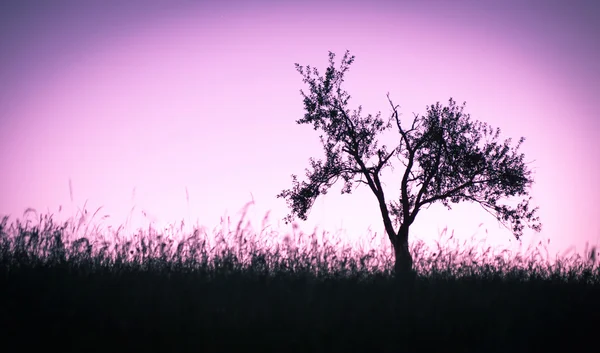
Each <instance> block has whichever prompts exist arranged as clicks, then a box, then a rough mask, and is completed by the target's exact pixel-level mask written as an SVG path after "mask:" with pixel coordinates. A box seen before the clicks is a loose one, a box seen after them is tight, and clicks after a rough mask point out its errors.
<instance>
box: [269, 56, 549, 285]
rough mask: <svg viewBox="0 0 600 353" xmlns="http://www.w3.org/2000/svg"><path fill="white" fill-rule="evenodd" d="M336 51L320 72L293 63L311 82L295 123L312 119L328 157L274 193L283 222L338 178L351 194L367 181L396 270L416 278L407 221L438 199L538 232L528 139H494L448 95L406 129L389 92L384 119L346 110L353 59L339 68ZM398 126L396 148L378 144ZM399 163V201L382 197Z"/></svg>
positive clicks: (519, 231) (518, 232)
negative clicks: (386, 175) (524, 149)
mask: <svg viewBox="0 0 600 353" xmlns="http://www.w3.org/2000/svg"><path fill="white" fill-rule="evenodd" d="M334 57H335V54H333V53H332V52H329V67H328V68H327V70H326V71H325V75H324V76H323V77H321V76H320V75H319V72H318V71H317V69H316V68H311V67H310V66H306V68H304V67H302V66H300V65H299V64H295V66H296V69H297V71H298V72H299V73H300V74H301V75H302V76H303V82H304V83H305V84H308V87H309V93H308V94H306V93H305V92H304V91H303V90H300V93H301V95H302V97H303V98H304V109H305V111H306V113H305V115H304V118H302V119H300V120H297V121H296V123H298V124H312V126H313V127H314V129H315V130H318V131H320V132H321V133H322V134H321V135H320V139H321V143H322V145H323V149H324V150H325V159H324V161H322V160H315V159H314V158H311V159H310V167H311V169H312V170H309V169H306V177H307V178H308V181H302V182H301V183H300V182H298V179H297V176H296V175H292V183H293V187H292V188H291V189H288V190H283V191H282V192H281V193H280V194H278V195H277V197H278V198H284V199H285V200H286V202H287V204H288V207H290V209H291V213H290V214H289V215H287V216H286V217H285V221H286V223H287V222H291V221H293V219H294V217H295V216H297V217H298V218H300V219H302V220H306V219H307V212H308V211H309V210H310V208H311V207H312V205H313V203H314V201H315V199H316V198H317V197H318V196H319V195H321V194H326V193H327V191H328V189H329V188H330V187H331V186H333V185H334V184H335V183H336V182H337V181H338V180H340V178H341V179H342V180H343V188H342V194H350V193H351V191H352V187H353V185H354V183H359V184H366V185H368V186H369V188H370V189H371V191H372V192H373V194H374V195H375V197H376V199H377V205H378V207H379V210H380V211H381V216H382V218H383V224H384V227H385V232H386V233H387V236H388V238H389V240H390V242H391V244H392V247H393V250H394V254H395V267H394V270H395V272H396V275H399V276H401V275H414V272H413V259H412V255H411V254H410V251H409V247H408V235H409V229H410V226H411V225H412V224H413V222H414V221H415V218H416V216H417V214H418V213H419V212H420V211H421V210H422V209H423V208H424V207H426V206H427V207H428V206H429V205H430V204H433V203H435V202H441V203H442V204H443V205H444V206H445V207H447V208H448V209H451V205H450V204H451V203H458V202H461V201H470V202H475V203H478V204H479V205H481V207H483V209H484V210H486V211H487V212H488V213H490V214H491V215H493V216H494V217H495V218H496V219H497V220H498V221H499V222H500V223H501V224H502V225H504V226H505V227H506V228H508V229H509V230H511V231H512V232H513V234H514V236H515V237H516V238H517V239H519V238H520V237H521V236H522V235H523V229H524V225H527V226H528V227H530V228H532V229H534V230H535V231H537V232H539V231H540V230H541V224H540V223H539V217H537V216H536V211H537V210H538V207H536V208H533V209H532V208H530V206H529V202H530V201H531V197H527V195H528V190H529V188H530V187H531V184H532V183H533V179H532V177H531V171H530V170H529V169H527V167H526V164H525V163H524V161H523V160H524V155H523V154H519V153H518V149H519V147H520V146H521V144H522V143H523V142H524V141H525V139H524V138H523V137H521V139H519V142H518V143H517V145H516V146H515V147H514V148H513V147H511V139H510V138H509V139H507V140H505V141H504V142H503V143H499V142H498V137H499V135H500V129H496V130H494V129H493V128H492V127H490V126H489V125H488V124H486V123H484V122H479V121H471V118H470V115H468V114H465V113H464V112H463V110H464V108H465V106H466V103H463V105H462V106H460V107H459V106H457V105H456V102H455V101H454V100H453V99H452V98H450V99H449V102H448V105H447V106H442V105H440V103H439V102H438V103H436V104H435V105H431V106H428V107H427V114H426V115H425V116H419V115H416V114H415V116H414V119H413V121H412V124H411V125H410V127H406V126H403V125H402V124H401V121H400V116H399V114H398V110H397V109H398V106H396V105H394V104H393V102H392V100H391V99H390V96H389V93H388V94H387V99H388V102H389V103H390V105H391V107H392V110H391V111H392V113H391V116H390V118H389V119H388V121H387V122H386V121H384V120H383V119H382V118H381V113H380V112H379V113H377V115H376V116H375V117H373V116H371V115H370V114H369V115H368V116H366V117H363V116H361V111H362V106H359V107H358V110H354V111H353V112H352V113H350V110H349V109H348V108H347V106H348V101H349V100H350V95H348V93H347V92H346V91H343V90H342V89H341V86H342V83H343V82H344V75H345V74H346V72H347V71H348V68H349V66H350V65H351V64H352V62H353V61H354V56H350V53H349V51H346V53H345V55H344V58H343V59H342V62H341V65H340V67H339V69H336V68H335V64H334ZM393 125H395V127H396V128H397V129H398V133H399V142H398V145H397V147H395V148H393V149H388V147H387V146H385V145H382V146H379V143H378V140H377V139H376V138H377V136H378V135H380V134H381V133H383V132H384V131H386V130H389V129H391V128H392V126H393ZM394 156H396V157H397V159H399V160H400V161H402V164H403V165H404V171H403V173H401V174H400V175H399V177H401V178H402V179H401V184H400V197H399V200H398V201H392V202H389V203H388V202H387V201H386V197H385V193H384V190H383V187H382V182H381V180H380V176H381V172H382V170H384V169H385V168H386V167H390V166H391V160H392V157H394ZM521 196H524V198H522V199H521V201H520V202H519V203H518V204H517V205H516V207H511V206H509V205H506V204H500V203H499V201H500V200H502V199H506V198H508V197H521Z"/></svg>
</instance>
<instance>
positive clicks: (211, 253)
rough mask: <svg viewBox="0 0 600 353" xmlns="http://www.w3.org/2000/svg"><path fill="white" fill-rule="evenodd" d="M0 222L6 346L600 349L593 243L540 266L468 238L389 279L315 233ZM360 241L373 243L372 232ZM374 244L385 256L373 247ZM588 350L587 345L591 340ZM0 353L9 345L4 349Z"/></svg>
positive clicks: (361, 254) (531, 258) (381, 259)
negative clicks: (403, 279) (409, 277)
mask: <svg viewBox="0 0 600 353" xmlns="http://www.w3.org/2000/svg"><path fill="white" fill-rule="evenodd" d="M37 221H38V224H36V225H31V224H30V223H29V222H25V223H24V222H21V221H19V220H17V221H15V222H14V223H12V224H10V225H9V224H8V217H4V218H3V219H2V222H1V223H0V322H1V328H2V329H1V332H2V335H3V336H4V338H3V339H2V341H0V342H2V343H0V344H1V345H2V347H3V348H8V347H16V348H17V349H18V350H32V349H33V348H38V349H44V350H47V349H50V348H56V349H59V350H60V351H62V352H68V351H72V352H105V351H119V352H138V351H139V352H153V351H156V352H183V351H185V352H192V351H194V352H217V351H219V352H230V351H277V352H342V351H343V352H349V351H364V352H413V351H429V350H436V351H440V350H441V351H444V352H509V351H510V352H534V351H539V352H542V351H548V350H553V351H554V350H556V349H557V347H558V345H559V344H568V346H565V348H566V349H569V350H573V349H577V348H586V349H588V351H589V350H592V351H596V350H597V346H598V344H597V343H594V342H592V337H594V335H595V334H597V330H596V328H597V327H598V319H599V318H600V301H599V299H600V267H599V266H598V264H596V254H597V252H596V248H592V249H587V250H589V251H587V250H586V256H583V257H582V256H579V255H576V256H572V257H571V258H569V259H557V260H556V261H555V262H554V263H552V264H551V263H550V262H549V261H548V259H547V258H546V259H545V260H544V259H543V256H542V252H541V250H540V249H528V254H527V255H526V256H523V255H521V254H517V255H512V256H511V254H510V253H509V252H507V251H501V252H499V253H497V252H494V251H492V249H487V250H486V251H482V252H477V251H476V250H475V248H474V247H473V246H470V247H469V246H466V245H465V244H462V245H461V246H458V247H455V248H450V247H449V246H448V244H447V243H446V244H439V243H438V246H437V249H434V250H431V249H427V248H426V247H425V246H424V245H423V243H422V242H416V243H413V244H412V249H411V251H412V253H413V256H414V263H415V268H416V270H417V273H418V276H417V278H416V280H415V282H414V283H413V285H412V286H406V285H403V284H401V283H398V282H397V281H394V280H393V277H392V276H391V270H392V268H393V266H392V262H393V257H392V255H391V251H389V247H386V248H383V249H381V250H380V251H376V250H374V249H373V248H371V249H369V250H365V248H364V247H362V246H355V247H354V248H351V247H349V246H347V245H344V244H343V243H342V242H341V241H340V239H338V241H334V240H335V237H333V236H329V235H327V234H326V233H323V234H320V235H319V234H317V233H316V232H315V233H312V234H304V233H302V232H300V231H299V230H298V229H297V228H294V230H293V232H292V233H291V234H283V235H281V234H278V233H277V232H274V231H270V232H266V231H265V230H264V227H263V231H260V232H256V231H254V230H252V228H251V227H250V225H249V224H246V225H244V223H243V217H242V219H241V220H240V222H239V223H238V225H237V227H236V229H235V230H233V231H231V232H227V233H225V232H223V231H221V232H218V231H217V232H213V233H209V232H208V231H206V230H202V229H195V230H194V231H193V233H192V234H177V235H178V237H175V236H173V235H165V234H164V233H163V234H159V233H156V232H155V231H154V230H153V229H151V228H149V229H148V231H138V232H137V233H135V234H132V235H131V236H129V237H125V236H122V235H121V234H119V230H118V231H117V232H113V234H111V235H110V236H108V235H106V233H104V235H103V233H102V232H100V231H98V229H96V231H94V232H93V233H94V234H92V235H88V234H87V230H86V231H85V234H84V236H79V234H80V233H81V232H82V229H81V228H80V226H81V222H74V221H68V222H65V223H64V224H56V223H55V222H54V221H53V219H52V216H40V217H39V218H37ZM372 240H373V238H371V241H372ZM386 249H387V250H386ZM594 348H595V349H594ZM2 350H3V351H6V352H8V351H9V350H6V349H2Z"/></svg>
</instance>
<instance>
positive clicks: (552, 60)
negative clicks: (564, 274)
mask: <svg viewBox="0 0 600 353" xmlns="http://www.w3.org/2000/svg"><path fill="white" fill-rule="evenodd" d="M525 3H527V4H525ZM597 33H600V7H599V6H598V5H597V2H594V1H587V2H584V1H572V2H568V3H567V2H563V1H532V2H523V1H512V2H511V1H501V2H499V1H453V2H452V5H450V4H449V3H447V2H443V1H423V2H421V1H419V2H417V1H368V2H367V1H344V2H341V1H339V2H328V1H314V2H310V1H307V0H303V1H262V2H261V1H237V2H231V1H214V2H210V1H192V0H187V1H183V0H182V1H161V2H158V1H149V0H148V1H127V2H121V1H86V2H83V1H53V2H51V3H50V2H46V1H22V0H19V1H16V0H15V1H3V2H2V3H0V82H2V84H1V85H0V151H1V153H0V165H1V166H2V173H1V177H0V178H2V179H1V181H2V182H1V183H0V195H2V196H1V197H0V215H3V214H10V215H11V219H14V218H15V217H18V218H21V217H22V214H23V211H24V210H25V209H26V208H28V207H33V208H35V209H37V210H38V212H41V213H47V212H48V211H50V213H54V214H55V215H57V216H56V218H57V219H61V217H62V218H67V217H70V216H73V215H75V213H76V211H77V209H78V208H82V207H83V205H84V203H85V202H86V200H87V209H88V210H90V211H92V212H93V211H95V210H96V209H97V208H98V207H100V206H103V209H102V211H101V212H100V214H101V215H105V214H107V215H109V216H110V218H108V219H106V220H104V223H103V224H105V225H112V226H115V227H116V226H118V225H121V224H124V223H125V221H126V220H127V218H128V215H129V214H130V211H131V209H132V207H134V206H135V209H134V211H133V214H132V219H131V221H130V224H131V226H132V227H133V228H134V229H135V228H137V227H138V226H146V225H147V224H148V222H149V221H154V222H155V223H154V224H155V225H156V226H157V227H163V226H165V225H166V224H169V223H173V222H180V221H181V220H182V219H185V220H186V221H188V224H189V223H196V222H198V223H199V224H200V225H205V226H207V227H208V228H213V227H214V226H217V225H218V224H219V220H220V217H222V216H224V215H226V214H227V215H231V216H232V218H235V217H236V213H237V212H238V211H239V210H240V208H241V207H242V206H243V205H244V204H245V203H246V202H248V201H250V200H251V199H252V197H253V198H254V200H255V205H254V206H253V207H252V208H251V212H250V216H251V217H250V218H251V220H252V221H253V223H254V224H255V225H256V226H257V227H260V220H261V219H262V217H263V216H264V215H265V212H267V211H268V210H270V211H271V220H272V224H273V227H275V228H279V229H282V231H285V229H287V228H286V227H285V226H284V224H283V222H280V221H279V220H280V219H281V218H283V216H285V214H286V213H287V212H288V210H287V209H286V205H285V201H283V200H282V199H277V198H276V197H275V196H276V195H277V194H278V193H279V192H280V191H281V190H282V189H287V188H289V187H290V186H291V179H290V175H291V174H297V175H299V176H303V175H304V168H306V167H307V166H308V158H309V157H311V156H314V157H316V158H320V157H321V156H322V155H323V152H322V148H321V146H320V143H319V141H318V133H316V132H315V131H313V130H312V128H310V127H308V126H298V125H296V123H295V121H296V120H297V119H299V118H301V117H302V116H303V113H304V112H303V107H302V98H301V96H300V93H299V90H300V89H305V86H304V85H303V83H302V78H301V76H300V74H298V73H297V72H296V70H295V69H294V63H299V64H301V65H311V66H316V67H317V68H319V70H320V71H321V72H324V69H325V67H326V65H327V52H328V51H329V50H331V51H333V52H335V53H337V55H338V56H337V61H338V62H339V60H340V59H341V57H342V56H343V53H344V51H345V50H346V49H349V50H350V51H351V53H352V54H353V55H355V56H356V60H355V62H354V64H353V65H352V66H351V68H350V71H349V72H348V74H347V76H346V81H345V84H346V88H345V89H346V90H347V91H348V92H349V93H350V95H351V96H352V99H351V101H350V104H351V108H353V109H354V108H357V107H358V105H359V104H361V105H362V106H363V112H364V113H366V114H368V113H372V114H375V113H376V112H377V111H381V112H382V115H383V116H384V117H388V116H389V113H390V111H389V105H388V103H387V100H386V93H387V92H390V95H391V97H392V99H393V100H394V102H395V104H399V105H400V106H401V108H400V111H401V112H402V113H403V117H404V118H406V119H409V118H412V113H413V112H414V113H424V112H425V107H426V105H429V104H433V103H435V102H437V101H440V102H442V103H446V102H447V100H448V98H449V97H453V98H454V99H455V100H457V101H458V102H459V103H462V102H463V101H466V102H467V108H466V111H467V112H468V113H470V114H471V116H472V118H473V119H477V120H482V121H486V122H488V123H489V124H491V125H492V126H494V127H500V128H501V129H502V136H501V137H502V138H507V137H512V138H513V141H515V142H516V140H518V138H519V137H521V136H524V137H526V142H525V143H524V145H523V146H522V151H523V152H524V153H525V156H526V160H527V161H534V162H533V163H532V164H531V166H532V169H533V170H534V171H535V180H536V183H535V184H534V186H533V189H532V196H533V197H534V204H535V205H539V206H540V217H541V221H542V223H543V225H544V228H543V230H542V233H540V234H535V233H534V232H533V231H531V230H529V231H527V232H526V233H525V236H524V238H523V244H524V245H528V244H531V243H537V242H538V241H540V240H544V241H545V240H546V239H551V243H550V247H549V248H550V250H551V253H556V252H558V251H561V252H562V251H564V250H566V249H568V248H569V247H571V246H575V247H576V249H577V251H582V250H583V248H584V245H585V243H586V242H589V243H590V244H592V245H593V244H599V240H600V212H599V211H600V208H599V207H598V200H600V188H599V187H598V184H597V182H598V181H599V180H600V173H599V170H600V139H598V137H597V136H598V132H600V123H599V121H600V119H599V117H598V113H597V108H596V103H597V99H598V98H597V97H598V96H599V94H600V69H599V66H598V62H600V55H599V53H600V42H599V41H598V39H597V38H598V37H597ZM405 121H407V122H408V120H405ZM394 137H395V136H394V135H392V138H394ZM400 168H401V165H400V164H398V167H397V168H396V172H395V173H389V172H388V173H387V174H386V175H387V178H386V179H385V180H384V182H386V184H387V186H388V190H389V191H388V195H389V197H388V199H389V198H390V197H392V196H394V195H397V193H398V191H397V190H395V188H394V186H397V185H398V182H397V180H396V179H399V177H398V173H399V172H398V170H399V169H400ZM69 180H72V186H73V193H74V194H73V196H74V200H73V202H71V200H70V193H69ZM186 187H187V190H188V193H189V204H188V202H187V200H186ZM134 190H135V192H134ZM339 190H341V185H338V186H337V187H334V188H333V190H332V192H330V193H329V194H327V195H326V196H325V197H323V198H320V199H318V200H317V202H316V203H315V206H314V208H313V209H312V212H311V213H310V215H309V219H308V221H307V222H303V223H301V224H300V226H301V228H303V229H305V230H306V231H311V230H312V229H313V227H314V226H316V225H318V226H319V227H320V229H324V230H329V231H331V232H335V231H336V230H339V229H340V228H342V229H344V230H345V231H346V232H347V233H348V236H349V237H359V236H360V235H364V234H366V233H367V229H368V228H369V227H370V228H371V229H372V230H373V231H376V232H377V233H378V234H379V236H380V237H383V232H382V230H383V225H382V221H381V216H380V214H379V213H378V212H379V211H378V208H377V204H376V200H375V198H374V196H373V195H372V194H371V192H370V190H368V188H362V187H361V188H359V189H358V190H357V191H356V192H354V193H353V194H352V195H339ZM251 195H252V196H251ZM61 205H62V207H63V210H62V212H61V213H60V215H62V216H60V215H59V214H58V208H59V206H61ZM142 211H145V212H146V215H147V217H145V216H144V215H143V214H142ZM63 216H64V217H63ZM278 223H279V224H278ZM481 223H483V225H482V226H481V228H478V226H479V225H480V224H481ZM446 226H447V227H448V228H449V230H452V229H454V230H455V234H456V235H457V236H459V237H460V236H462V237H463V238H469V237H470V236H471V235H473V234H474V233H475V232H478V234H479V235H485V230H486V229H487V232H488V241H489V242H490V243H492V244H500V245H505V246H509V245H510V244H511V242H509V239H513V237H512V235H511V234H510V233H509V232H508V231H507V230H504V229H503V228H500V227H499V225H498V223H497V222H496V220H495V219H494V218H492V217H491V216H490V215H489V214H487V213H486V212H485V211H484V210H483V209H481V208H480V207H479V206H477V205H472V204H461V205H459V206H457V207H454V208H453V210H452V211H448V210H446V209H445V208H444V207H443V206H441V205H435V206H432V207H431V208H429V209H428V210H425V211H422V212H421V213H420V214H419V217H418V218H417V220H416V222H415V224H414V226H413V227H412V228H411V241H414V240H415V239H423V240H426V241H427V240H431V239H437V236H438V232H439V231H440V230H441V229H443V228H444V227H446ZM514 243H515V242H514V239H513V241H512V244H514Z"/></svg>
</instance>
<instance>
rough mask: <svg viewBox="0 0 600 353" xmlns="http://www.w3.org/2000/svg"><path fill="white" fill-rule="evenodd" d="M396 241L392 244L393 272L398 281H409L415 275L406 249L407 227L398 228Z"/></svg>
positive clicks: (411, 259) (410, 257) (410, 256)
mask: <svg viewBox="0 0 600 353" xmlns="http://www.w3.org/2000/svg"><path fill="white" fill-rule="evenodd" d="M396 239H397V241H396V242H395V244H394V253H395V255H396V262H395V264H394V271H395V274H396V277H398V278H399V279H411V278H413V277H414V275H415V273H414V271H413V258H412V255H411V254H410V251H409V249H408V227H407V226H404V225H402V226H400V230H399V231H398V237H397V238H396Z"/></svg>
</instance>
